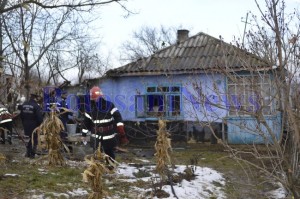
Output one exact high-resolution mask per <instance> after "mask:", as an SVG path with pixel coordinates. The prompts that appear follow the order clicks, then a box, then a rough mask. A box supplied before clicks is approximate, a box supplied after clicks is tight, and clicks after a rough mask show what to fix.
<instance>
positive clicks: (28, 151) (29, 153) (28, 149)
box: [25, 146, 32, 158]
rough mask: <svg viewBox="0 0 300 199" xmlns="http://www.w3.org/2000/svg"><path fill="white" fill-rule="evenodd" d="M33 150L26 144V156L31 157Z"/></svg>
mask: <svg viewBox="0 0 300 199" xmlns="http://www.w3.org/2000/svg"><path fill="white" fill-rule="evenodd" d="M31 151H32V149H31V146H26V154H25V157H26V158H30V157H31V153H32V152H31Z"/></svg>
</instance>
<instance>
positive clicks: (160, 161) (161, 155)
mask: <svg viewBox="0 0 300 199" xmlns="http://www.w3.org/2000/svg"><path fill="white" fill-rule="evenodd" d="M158 126H159V129H158V131H157V138H156V143H155V150H156V153H155V154H154V155H155V157H156V159H157V163H156V171H157V173H158V174H159V175H160V176H161V177H162V178H164V176H165V175H166V172H167V169H168V164H171V159H170V155H169V152H170V151H171V150H172V147H171V139H170V138H169V136H170V134H169V133H168V132H167V129H166V121H164V120H159V121H158Z"/></svg>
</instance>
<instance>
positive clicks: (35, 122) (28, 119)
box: [19, 94, 43, 158]
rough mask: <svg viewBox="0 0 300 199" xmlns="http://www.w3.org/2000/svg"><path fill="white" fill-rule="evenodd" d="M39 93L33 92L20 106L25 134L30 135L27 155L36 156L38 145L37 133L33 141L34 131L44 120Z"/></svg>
mask: <svg viewBox="0 0 300 199" xmlns="http://www.w3.org/2000/svg"><path fill="white" fill-rule="evenodd" d="M37 99H38V95H36V94H31V95H30V99H29V100H28V101H26V102H24V103H23V104H22V105H21V106H20V107H19V109H20V111H21V112H20V118H21V120H22V124H23V128H24V134H25V135H27V136H29V138H30V139H29V141H28V143H27V146H26V148H27V151H26V155H25V156H26V157H29V158H34V157H35V151H36V147H37V141H38V140H37V134H36V133H35V134H34V135H33V142H34V143H32V133H33V131H34V129H35V128H37V127H38V126H39V125H40V124H41V123H42V122H43V112H42V109H41V107H40V105H39V104H38V103H37Z"/></svg>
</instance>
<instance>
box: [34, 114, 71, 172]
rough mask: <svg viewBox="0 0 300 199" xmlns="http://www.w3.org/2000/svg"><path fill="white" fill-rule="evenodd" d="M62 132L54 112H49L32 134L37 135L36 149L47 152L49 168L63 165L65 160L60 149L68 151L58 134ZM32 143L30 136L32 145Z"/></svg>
mask: <svg viewBox="0 0 300 199" xmlns="http://www.w3.org/2000/svg"><path fill="white" fill-rule="evenodd" d="M63 130H64V125H63V123H62V122H61V120H60V119H59V118H58V117H57V113H56V112H55V111H51V112H50V114H49V116H48V117H47V118H46V119H45V120H44V121H43V123H42V124H41V125H40V126H39V127H37V128H36V129H35V130H34V131H33V133H37V135H38V145H37V147H38V149H44V147H46V149H47V150H48V161H49V163H48V164H49V165H50V166H58V165H60V166H61V165H64V164H65V160H64V158H63V156H62V153H61V151H62V149H63V148H65V149H66V150H67V151H69V149H68V147H67V146H65V145H64V144H63V142H62V140H61V137H60V133H61V131H63ZM33 142H34V140H33V136H32V143H33Z"/></svg>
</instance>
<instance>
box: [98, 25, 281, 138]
mask: <svg viewBox="0 0 300 199" xmlns="http://www.w3.org/2000/svg"><path fill="white" fill-rule="evenodd" d="M177 34H178V37H177V38H178V40H177V43H176V44H174V45H172V46H169V47H166V48H164V49H162V50H160V51H158V52H156V53H154V54H153V55H151V56H150V57H147V58H143V59H139V60H137V61H135V62H132V63H129V64H127V65H124V66H122V67H119V68H116V69H112V70H109V71H108V72H107V73H106V76H105V77H104V78H101V79H99V86H100V88H101V89H102V90H103V92H104V94H105V96H106V98H108V99H109V100H111V101H113V102H114V103H115V105H116V106H117V107H118V109H119V110H120V111H121V113H122V115H123V119H124V120H125V121H126V123H127V132H128V134H129V137H135V138H139V136H140V139H141V140H147V138H151V137H155V136H154V135H155V134H156V129H157V126H156V122H157V120H158V119H159V118H162V119H166V120H167V121H168V124H169V129H170V131H171V134H172V139H173V140H174V139H175V140H186V139H190V138H191V137H192V138H194V139H198V141H199V140H200V139H203V135H204V134H205V138H209V137H210V135H209V134H211V133H212V132H214V134H212V135H213V136H212V138H214V137H215V136H214V135H216V136H217V137H219V138H222V139H224V140H226V141H227V142H228V143H231V144H252V143H265V142H272V139H274V138H275V139H279V137H280V133H281V123H280V121H281V117H280V113H279V112H278V111H276V108H277V107H276V106H277V102H276V98H275V97H273V96H275V93H276V92H275V91H274V89H275V88H273V85H274V84H273V82H272V81H273V78H272V77H273V76H274V73H275V72H276V69H274V68H273V67H272V64H270V63H268V62H267V61H265V60H262V59H260V58H259V57H257V56H255V55H253V54H250V53H248V52H246V51H245V50H242V49H240V48H237V47H236V46H234V45H231V44H228V43H226V42H224V41H222V40H220V39H217V38H214V37H212V36H210V35H207V34H205V33H202V32H200V33H198V34H196V35H194V36H191V37H189V31H188V30H178V32H177Z"/></svg>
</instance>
